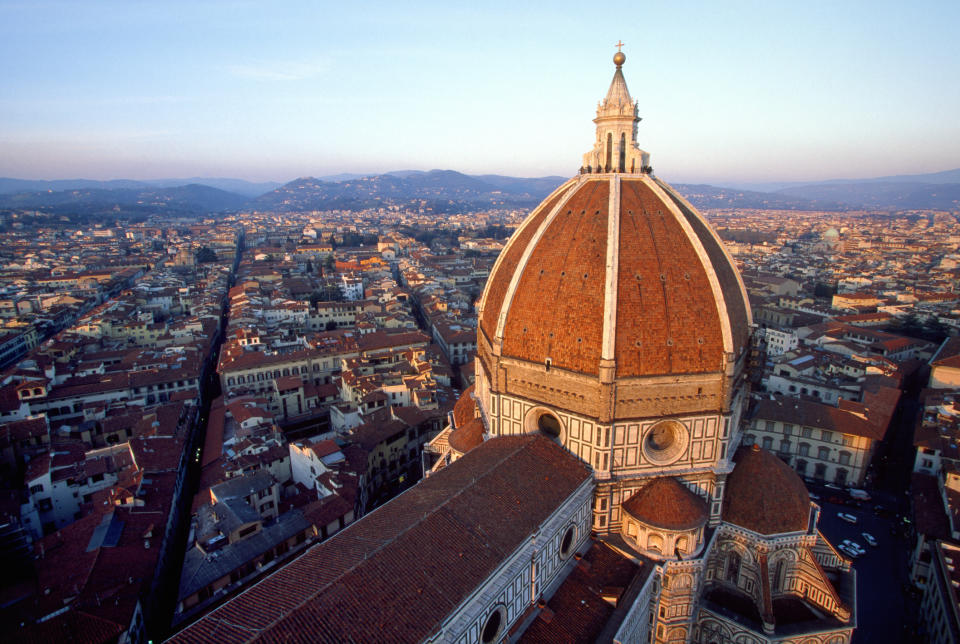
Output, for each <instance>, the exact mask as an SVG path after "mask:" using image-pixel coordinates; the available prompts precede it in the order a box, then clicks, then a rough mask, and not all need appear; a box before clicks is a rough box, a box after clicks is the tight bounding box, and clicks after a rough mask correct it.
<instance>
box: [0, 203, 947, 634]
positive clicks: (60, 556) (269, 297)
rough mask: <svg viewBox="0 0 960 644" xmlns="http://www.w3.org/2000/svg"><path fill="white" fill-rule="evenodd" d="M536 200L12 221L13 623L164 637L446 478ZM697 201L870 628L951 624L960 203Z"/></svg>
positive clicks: (4, 386) (1, 389) (7, 424)
mask: <svg viewBox="0 0 960 644" xmlns="http://www.w3.org/2000/svg"><path fill="white" fill-rule="evenodd" d="M537 199H539V197H537ZM527 214H528V210H527V209H525V208H522V207H510V206H509V205H506V204H505V205H504V207H502V208H494V209H484V210H480V211H473V212H453V213H438V212H435V211H433V210H432V209H431V208H427V207H420V208H417V207H411V206H410V205H409V204H407V205H404V206H402V207H401V206H391V207H380V208H365V209H362V210H347V209H343V210H305V211H300V212H278V211H277V210H271V211H269V212H264V211H249V212H247V211H245V212H233V213H227V214H217V215H216V216H211V215H206V216H203V215H201V216H193V215H185V214H183V213H173V214H156V213H152V212H147V213H146V214H143V216H140V217H136V218H132V219H131V218H129V217H125V216H123V215H117V216H116V217H115V218H111V217H109V216H103V215H102V214H101V215H98V216H97V217H95V218H93V219H90V220H84V221H79V220H72V219H71V218H69V217H62V218H61V217H60V215H59V214H58V215H56V216H50V215H49V214H44V213H41V212H37V211H34V210H27V209H14V208H12V207H11V208H8V209H7V210H5V211H3V213H2V217H0V220H2V232H0V325H2V327H0V331H2V335H0V367H2V369H3V371H2V376H0V378H2V379H0V468H2V469H0V474H2V490H0V501H2V505H0V513H2V520H0V522H2V524H3V525H2V527H0V557H2V561H3V565H4V569H5V572H4V580H3V587H2V590H0V592H2V596H3V602H2V604H0V605H2V609H0V614H2V615H3V621H2V632H3V633H4V639H6V640H7V641H28V640H30V641H35V640H50V639H53V638H55V637H57V636H58V633H63V632H68V631H69V632H71V633H74V634H75V636H76V637H78V638H79V639H78V641H146V640H148V639H156V638H162V637H165V636H167V635H170V634H171V633H173V632H175V631H176V630H177V629H179V628H181V627H182V626H184V625H187V624H189V623H190V622H192V621H194V620H195V619H197V618H198V617H201V616H202V615H204V614H206V613H208V612H209V611H211V610H212V609H214V608H215V607H217V606H219V605H221V604H223V603H224V602H225V601H226V600H228V599H230V598H231V597H233V596H235V595H236V594H237V593H238V592H240V591H241V590H243V589H245V588H248V587H250V586H251V585H252V584H254V583H256V582H257V581H258V580H260V579H262V578H263V577H264V576H265V575H266V574H267V573H269V572H270V571H272V570H274V569H276V568H278V567H280V566H282V565H283V564H285V563H286V562H288V561H291V560H292V559H294V558H296V557H298V556H299V555H301V554H302V553H303V552H304V551H305V550H306V549H307V548H309V547H310V546H311V545H312V544H315V543H318V542H321V541H323V540H325V539H327V538H329V537H331V536H332V535H334V534H336V533H338V532H339V531H341V530H343V529H344V528H346V527H347V526H349V525H350V524H352V523H353V522H355V521H357V520H359V519H360V518H361V517H363V516H364V515H367V514H369V513H371V512H373V511H374V510H375V509H376V508H378V507H379V506H380V505H382V504H384V503H386V502H388V501H389V500H390V499H392V498H394V497H395V496H397V495H398V494H400V493H402V492H404V491H405V490H407V489H409V488H410V487H411V486H414V485H415V484H416V483H417V482H418V481H420V480H421V479H423V478H424V477H429V476H430V475H431V474H432V473H433V472H435V471H437V470H439V469H442V468H443V467H444V466H445V465H446V464H447V463H449V460H450V451H451V446H450V443H449V441H448V439H449V436H450V425H451V419H452V416H453V414H454V404H455V403H456V401H457V399H458V397H459V396H460V395H461V394H462V393H463V392H464V390H466V389H467V388H469V387H470V386H471V384H472V383H473V380H474V355H475V353H476V351H477V326H478V319H477V303H478V299H479V298H480V297H481V295H482V293H483V289H484V285H485V283H486V280H487V277H488V276H489V274H490V272H491V269H492V268H493V266H494V263H495V262H496V261H497V257H498V255H499V253H500V251H501V250H502V249H503V248H504V245H505V243H506V241H507V240H508V239H509V237H510V235H511V234H512V233H513V231H514V230H515V229H516V228H517V226H518V225H519V224H520V223H521V222H522V221H523V219H524V218H525V216H526V215H527ZM704 214H705V215H706V217H707V219H708V220H709V221H710V222H711V223H712V225H713V226H714V228H715V229H716V231H717V233H718V234H719V236H720V237H721V238H722V239H723V240H724V241H725V243H726V246H727V250H728V252H729V253H730V254H731V255H732V256H733V258H734V260H735V261H736V263H737V265H738V267H739V268H740V270H741V273H742V276H743V280H744V283H745V286H746V288H747V292H748V294H749V299H750V304H751V307H752V311H753V323H754V328H753V333H752V345H751V354H750V363H751V368H750V373H751V379H752V392H751V394H750V395H751V401H750V405H749V411H748V415H747V419H746V421H745V427H744V434H743V439H742V443H743V444H744V445H753V444H757V445H759V446H760V447H762V448H764V449H766V450H769V451H771V452H773V453H775V454H777V455H778V456H779V457H780V458H781V459H782V460H783V461H784V462H785V463H787V464H788V465H789V466H790V467H792V468H793V469H794V470H795V471H796V472H797V473H798V474H800V475H801V476H803V477H804V479H805V480H806V482H807V484H808V489H809V490H810V492H811V498H814V499H816V502H817V503H819V504H820V506H821V507H822V515H823V517H824V518H823V520H822V521H823V523H822V525H823V526H824V527H823V530H824V531H825V532H826V533H828V534H829V535H830V536H831V539H833V540H834V541H835V543H838V544H840V545H839V546H838V548H839V549H840V550H841V551H842V552H843V553H844V554H845V555H846V556H847V557H848V558H849V559H850V560H851V561H853V562H854V565H855V566H856V567H857V570H858V574H859V577H858V579H859V582H858V585H859V590H858V593H859V601H861V602H881V604H882V603H883V602H886V603H888V604H889V610H888V611H880V612H886V613H887V615H886V616H885V617H884V616H879V617H878V621H877V622H876V625H871V618H869V617H867V616H866V614H865V613H863V612H861V615H860V622H859V624H858V627H857V631H856V633H857V635H855V637H860V638H862V639H859V641H863V642H866V641H880V639H871V635H870V634H871V633H873V634H874V635H875V636H876V637H877V638H879V637H880V635H879V634H880V633H883V632H884V631H883V630H882V629H883V628H886V626H885V624H887V623H896V622H898V621H900V622H902V623H903V624H904V625H905V628H906V629H907V632H908V634H910V636H913V635H917V634H921V633H931V632H934V630H935V629H936V628H938V626H937V625H936V624H934V623H933V622H931V621H930V620H935V619H940V618H939V617H937V616H938V615H941V614H942V613H943V612H944V610H945V611H946V612H950V611H951V610H952V611H953V613H952V614H953V617H952V618H951V619H954V620H956V614H955V613H956V602H955V601H953V600H951V599H949V597H948V595H950V594H952V593H956V592H957V591H956V588H957V587H958V586H960V571H958V570H957V568H956V566H955V565H954V564H955V562H957V561H958V560H960V454H958V443H960V337H958V330H960V219H958V212H957V211H956V210H955V209H954V210H941V211H930V210H909V211H899V212H895V213H890V212H882V213H880V212H872V211H868V210H848V211H845V212H835V211H830V212H818V211H810V210H798V209H791V210H766V209H763V210H761V209H745V208H724V209H704ZM608 440H609V438H608ZM881 552H882V553H883V554H881ZM891 570H894V572H891ZM891 593H892V594H891ZM901 596H902V597H906V598H907V599H906V600H904V601H900V600H899V599H897V598H898V597H901ZM951 602H952V604H951ZM882 605H886V604H882ZM951 605H952V606H953V608H952V609H950V608H949V606H951ZM937 606H940V607H941V609H937ZM944 606H946V607H947V608H946V609H943V608H942V607H944ZM921 607H923V610H921ZM875 609H876V607H875ZM883 619H886V620H888V622H883ZM854 641H858V640H856V639H855V640H854Z"/></svg>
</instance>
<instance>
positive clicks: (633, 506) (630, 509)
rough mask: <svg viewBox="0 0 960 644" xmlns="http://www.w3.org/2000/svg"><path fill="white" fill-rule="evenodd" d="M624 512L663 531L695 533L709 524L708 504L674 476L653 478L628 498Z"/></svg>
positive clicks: (624, 505)
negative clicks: (689, 531)
mask: <svg viewBox="0 0 960 644" xmlns="http://www.w3.org/2000/svg"><path fill="white" fill-rule="evenodd" d="M622 507H623V511H624V512H626V513H627V514H629V515H630V516H631V517H633V518H634V519H636V520H637V521H640V522H642V523H645V524H647V525H649V526H652V527H655V528H662V529H664V530H692V529H694V528H699V527H700V526H702V525H703V524H704V523H706V522H707V516H708V512H707V503H706V502H705V501H704V500H703V499H701V498H700V497H699V496H697V495H696V494H694V493H693V492H691V491H690V490H688V489H687V488H686V486H684V485H683V483H681V482H680V481H678V480H677V479H675V478H672V477H669V476H667V477H663V478H658V479H654V480H653V481H651V482H650V483H648V484H647V485H646V486H645V487H644V488H643V489H641V490H639V491H638V492H637V493H636V494H634V495H633V496H631V497H630V498H629V499H627V500H626V501H625V502H624V504H623V506H622Z"/></svg>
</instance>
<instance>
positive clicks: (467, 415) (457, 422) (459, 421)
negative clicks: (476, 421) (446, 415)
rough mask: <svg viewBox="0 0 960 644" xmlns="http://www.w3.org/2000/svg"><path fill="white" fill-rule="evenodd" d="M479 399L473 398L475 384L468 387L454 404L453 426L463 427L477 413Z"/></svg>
mask: <svg viewBox="0 0 960 644" xmlns="http://www.w3.org/2000/svg"><path fill="white" fill-rule="evenodd" d="M476 412H477V401H476V400H474V399H473V385H470V386H469V387H467V388H466V389H465V390H464V392H463V393H462V394H460V397H459V398H457V402H456V404H454V406H453V426H454V427H462V426H463V425H466V424H467V423H469V422H470V421H471V420H473V418H474V416H476V415H477V413H476Z"/></svg>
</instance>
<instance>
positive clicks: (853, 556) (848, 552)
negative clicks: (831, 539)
mask: <svg viewBox="0 0 960 644" xmlns="http://www.w3.org/2000/svg"><path fill="white" fill-rule="evenodd" d="M837 550H839V551H840V552H842V553H843V554H845V555H847V556H848V557H850V558H851V559H856V558H857V557H859V556H860V552H858V551H857V550H854V549H853V548H851V547H849V546H845V545H843V544H842V543H841V544H840V545H839V546H837Z"/></svg>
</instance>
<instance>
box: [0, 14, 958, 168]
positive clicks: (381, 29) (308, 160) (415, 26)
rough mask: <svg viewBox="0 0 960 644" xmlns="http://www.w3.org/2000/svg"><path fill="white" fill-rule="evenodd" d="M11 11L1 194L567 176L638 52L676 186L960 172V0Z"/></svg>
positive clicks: (652, 136) (635, 77) (648, 120)
mask: <svg viewBox="0 0 960 644" xmlns="http://www.w3.org/2000/svg"><path fill="white" fill-rule="evenodd" d="M472 4H475V5H477V6H468V4H467V3H462V4H461V3H456V2H440V3H430V2H419V3H396V2H382V3H376V2H342V1H341V2H319V1H317V2H293V1H286V2H269V3H268V2H213V1H211V2H172V1H165V2H136V1H133V0H125V1H123V2H94V1H90V2H44V1H42V0H29V1H23V2H15V1H11V0H0V176H9V177H22V178H47V179H52V178H77V177H84V178H94V179H108V178H132V179H147V178H161V177H187V176H208V177H213V176H231V177H239V178H245V179H250V180H275V181H287V180H290V179H292V178H294V177H297V176H307V175H313V176H322V175H326V174H336V173H339V172H383V171H388V170H397V169H430V168H450V169H455V170H459V171H462V172H468V173H472V174H479V173H499V174H511V175H516V176H542V175H548V174H558V175H565V176H568V175H572V174H573V173H575V172H576V170H577V167H578V166H579V163H580V156H581V154H582V153H583V152H585V151H587V150H588V149H589V148H590V147H591V144H592V141H593V127H594V126H593V123H592V122H591V119H592V118H593V117H594V114H595V109H596V103H597V101H598V100H599V99H600V98H602V96H603V95H604V94H605V92H606V89H607V86H608V84H609V82H610V78H611V76H612V73H613V69H614V68H613V64H612V62H611V57H612V55H613V53H614V52H615V51H616V48H615V47H614V43H616V42H617V40H618V39H622V40H623V42H624V43H625V46H624V49H623V51H624V53H625V54H626V55H627V62H626V65H625V66H624V73H625V76H626V79H627V83H628V86H629V88H630V91H631V93H632V95H633V97H634V98H635V99H636V100H638V101H639V104H640V114H641V116H643V117H644V120H643V121H642V122H641V123H640V134H639V138H640V142H641V147H643V148H644V149H645V150H647V151H648V152H650V153H651V155H652V161H653V166H654V168H655V169H656V171H657V173H658V174H659V175H660V176H662V177H663V178H665V179H666V180H667V181H672V182H692V181H698V182H713V183H722V182H736V181H741V182H742V181H783V180H787V181H789V180H816V179H826V178H856V177H872V176H881V175H887V174H907V173H919V172H933V171H939V170H946V169H951V168H957V167H960V145H958V143H960V118H958V115H960V83H958V82H957V79H958V78H960V46H958V45H957V41H956V33H955V30H956V26H957V25H958V24H960V2H956V1H955V0H953V1H949V2H948V1H944V2H932V1H930V2H923V1H919V2H913V3H904V2H896V3H895V2H877V1H873V2H857V1H853V0H849V1H845V2H818V1H816V0H813V1H810V2H804V3H786V2H737V1H733V0H729V1H725V2H682V1H678V2H671V3H652V2H648V3H638V2H631V3H626V2H625V3H621V4H617V3H607V4H601V5H597V4H591V3H586V2H582V1H581V2H575V3H574V2H570V3H565V2H551V3H528V2H523V1H521V0H515V1H514V2H505V3H498V2H485V3H472Z"/></svg>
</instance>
